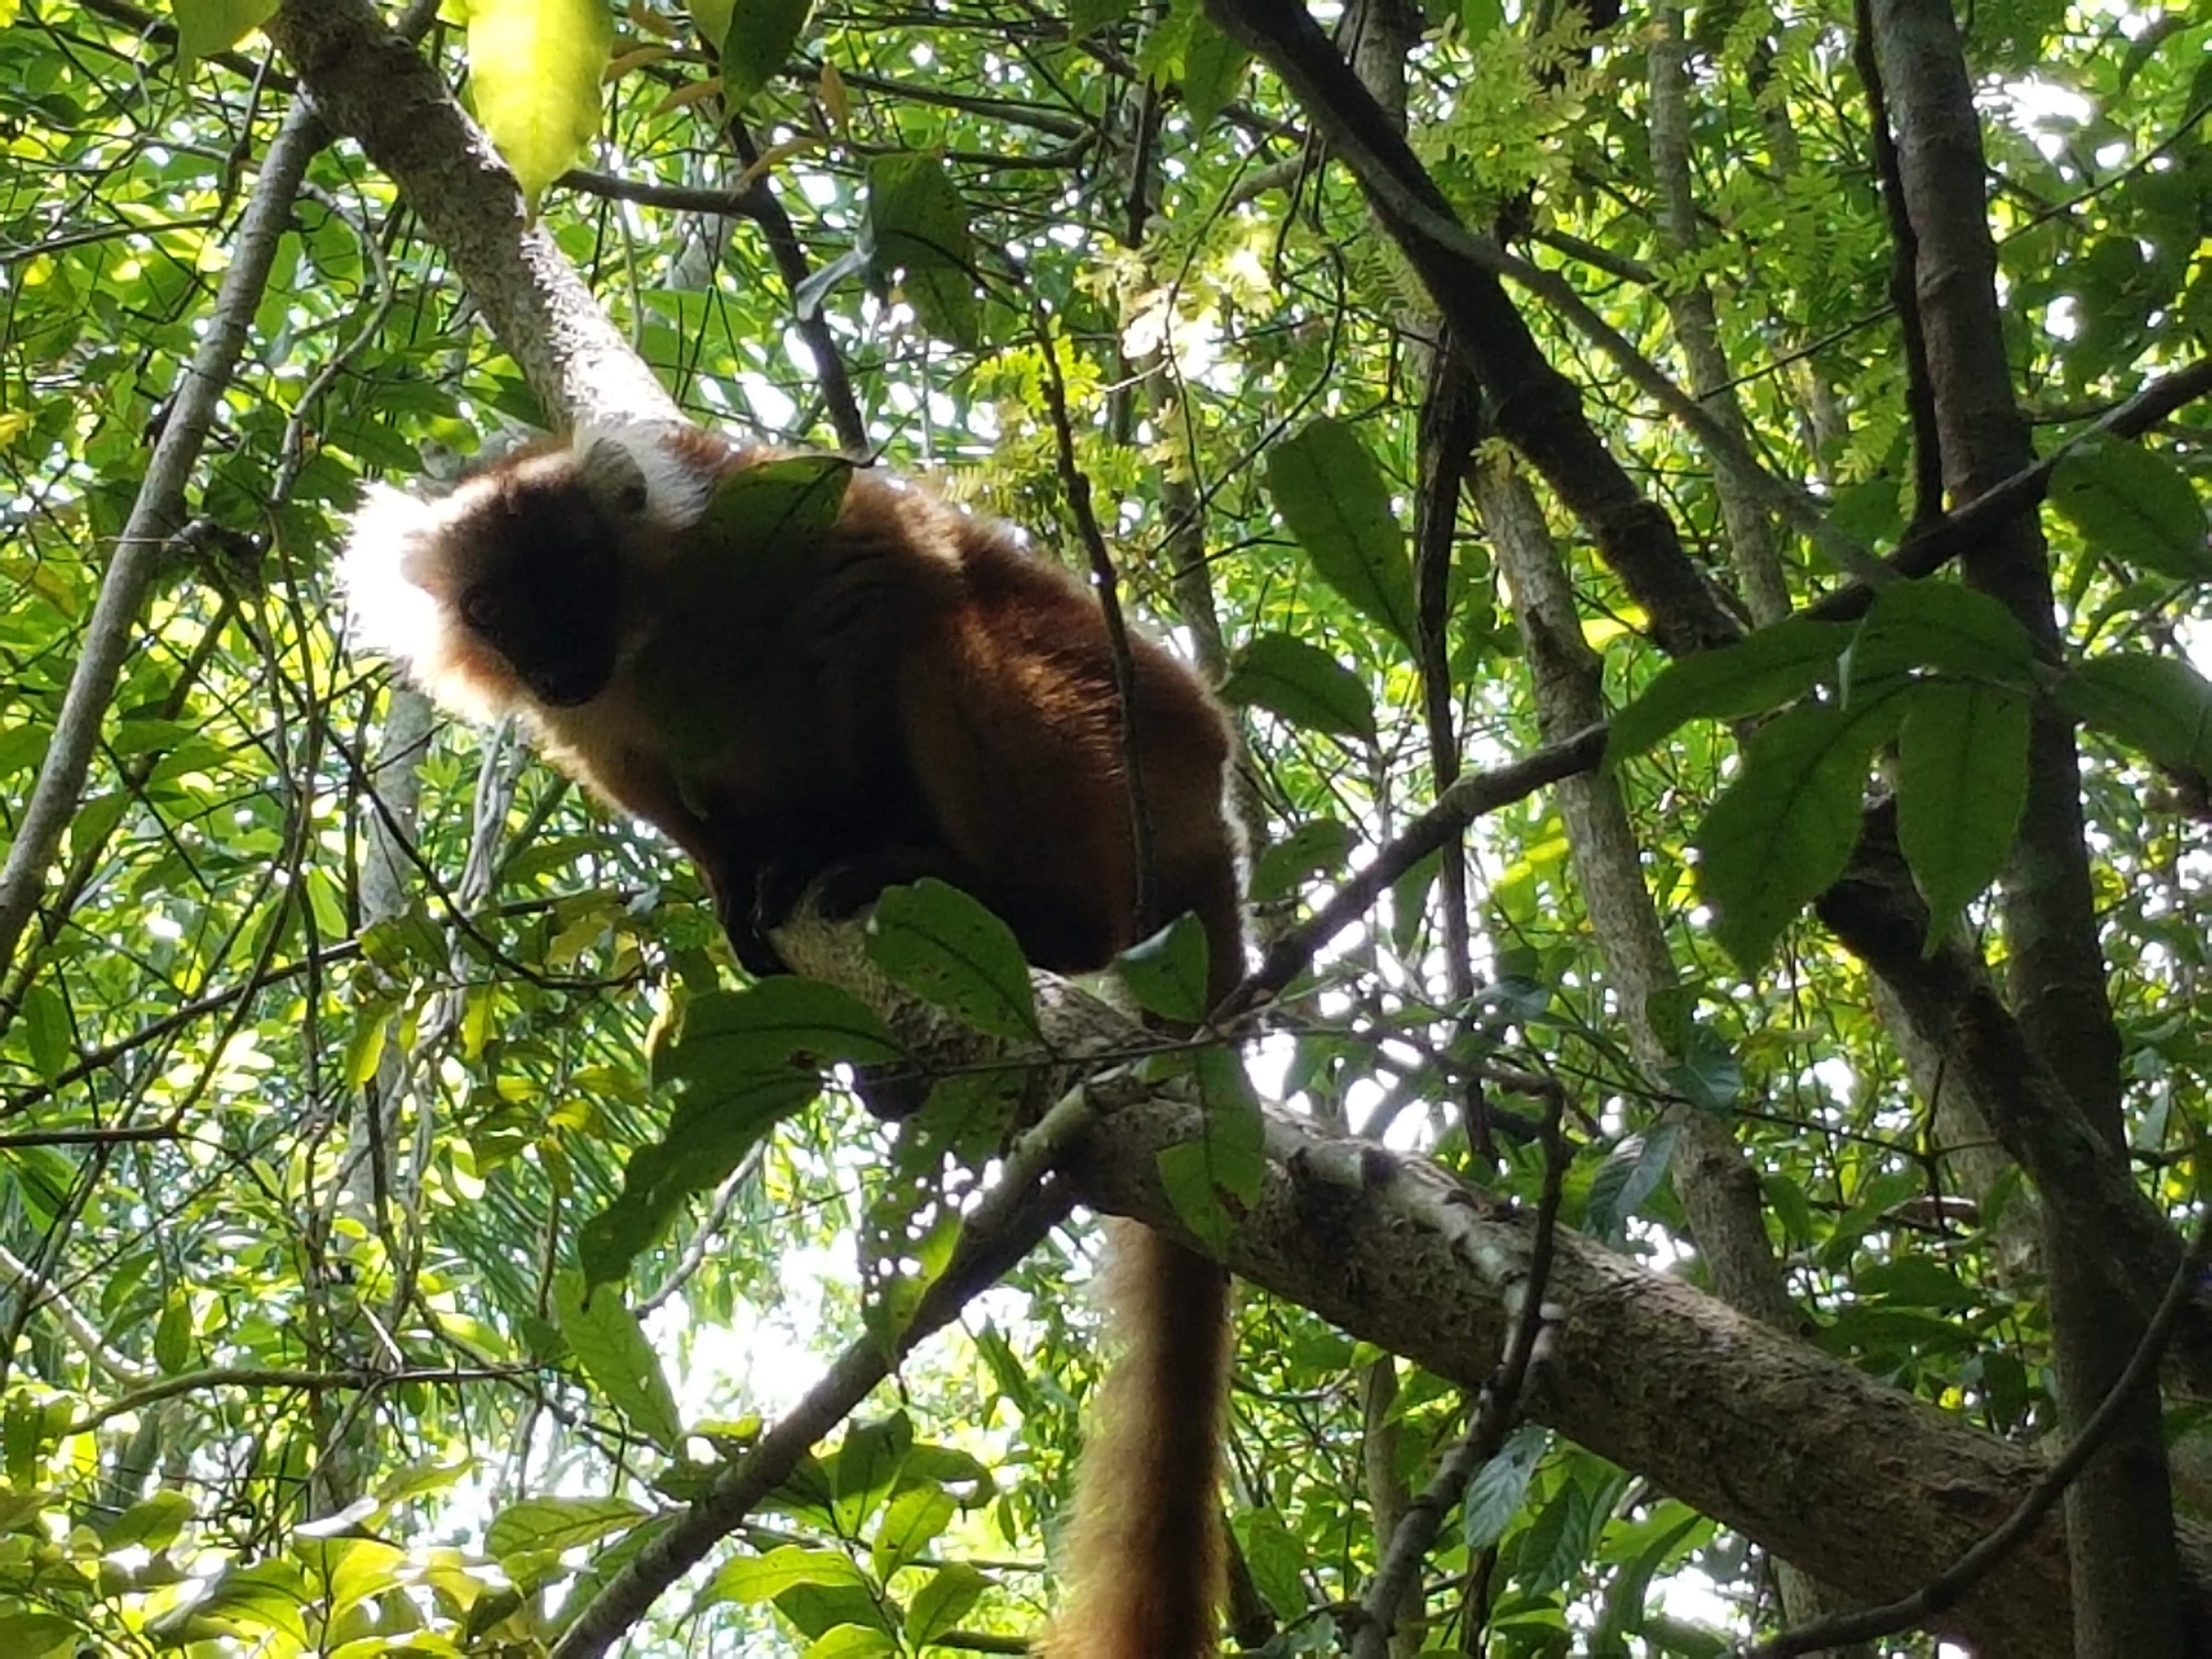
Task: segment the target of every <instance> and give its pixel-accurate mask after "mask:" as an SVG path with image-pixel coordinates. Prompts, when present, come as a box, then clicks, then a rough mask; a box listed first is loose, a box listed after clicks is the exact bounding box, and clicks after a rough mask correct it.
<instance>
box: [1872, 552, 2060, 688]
mask: <svg viewBox="0 0 2212 1659" xmlns="http://www.w3.org/2000/svg"><path fill="white" fill-rule="evenodd" d="M2034 661H2035V647H2034V646H2033V644H2032V643H2030V641H2029V640H2028V637H2027V630H2026V629H2023V628H2021V625H2020V624H2019V623H2017V622H2015V620H2014V619H2013V616H2012V613H2011V612H2010V611H2007V610H2006V609H2005V608H2004V606H2003V605H2000V604H1999V603H1998V602H1997V601H1996V600H1995V599H1991V598H1990V596H1989V595H1988V594H1986V593H1980V592H1975V590H1974V589H1972V588H1971V587H1967V586H1964V585H1962V584H1960V583H1959V582H1954V581H1946V580H1943V579H1942V577H1940V576H1929V577H1927V578H1924V579H1923V580H1919V581H1910V582H1892V583H1891V584H1890V585H1889V586H1887V587H1885V588H1883V589H1882V590H1881V592H1880V593H1878V594H1876V595H1875V601H1874V603H1873V605H1870V606H1869V607H1868V609H1867V614H1866V617H1865V618H1864V619H1863V621H1862V622H1861V623H1859V629H1858V634H1857V637H1856V638H1854V639H1853V640H1852V641H1851V647H1850V651H1849V652H1848V653H1846V654H1845V656H1844V688H1845V696H1846V699H1847V700H1849V699H1853V698H1857V696H1860V695H1861V694H1862V693H1863V692H1864V691H1866V690H1869V689H1872V688H1874V687H1876V686H1878V685H1880V684H1881V682H1882V681H1884V680H1886V679H1888V678H1891V677H1893V676H1894V675H1898V674H1902V673H1905V672H1908V671H1911V670H1913V669H1934V670H1936V671H1939V672H1942V673H1945V674H1960V675H1966V676H1969V677H1971V678H1976V679H1984V680H1990V681H1994V682H1995V683H1996V684H1999V685H2010V686H2018V687H2022V688H2025V687H2026V686H2027V685H2028V684H2030V683H2031V671H2032V669H2033V665H2034Z"/></svg>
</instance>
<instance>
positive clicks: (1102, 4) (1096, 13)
mask: <svg viewBox="0 0 2212 1659" xmlns="http://www.w3.org/2000/svg"><path fill="white" fill-rule="evenodd" d="M1135 9H1136V0H1067V38H1068V40H1070V41H1071V42H1073V41H1077V40H1082V39H1083V38H1084V37H1085V35H1087V34H1091V33H1096V32H1097V30H1099V29H1103V28H1104V27H1106V26H1107V25H1108V24H1109V23H1118V22H1120V21H1121V20H1122V19H1123V18H1124V17H1127V15H1129V14H1130V13H1131V12H1132V11H1133V10H1135Z"/></svg>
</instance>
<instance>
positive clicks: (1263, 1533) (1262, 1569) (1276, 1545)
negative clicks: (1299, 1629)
mask: <svg viewBox="0 0 2212 1659" xmlns="http://www.w3.org/2000/svg"><path fill="white" fill-rule="evenodd" d="M1236 1524H1237V1541H1238V1542H1239V1543H1240V1544H1242V1545H1243V1549H1244V1559H1245V1562H1246V1564H1247V1565H1249V1567H1250V1568H1251V1569H1252V1582H1253V1583H1254V1584H1255V1585H1256V1586H1257V1587H1258V1589H1259V1591H1260V1595H1261V1600H1263V1601H1266V1602H1267V1606H1268V1607H1270V1608H1271V1609H1272V1610H1273V1612H1274V1613H1275V1615H1276V1616H1277V1617H1278V1618H1281V1619H1286V1620H1287V1619H1292V1618H1295V1617H1296V1616H1297V1615H1298V1614H1299V1613H1304V1611H1305V1610H1306V1607H1307V1597H1306V1581H1305V1570H1306V1550H1305V1546H1304V1544H1302V1543H1300V1542H1299V1541H1298V1537H1297V1534H1296V1533H1294V1532H1292V1531H1291V1529H1290V1528H1289V1526H1288V1525H1286V1524H1285V1522H1284V1520H1283V1517H1282V1516H1280V1515H1279V1514H1278V1513H1277V1512H1276V1511H1275V1510H1273V1509H1272V1508H1267V1507H1264V1506H1263V1507H1261V1508H1258V1509H1252V1510H1243V1512H1241V1513H1240V1514H1238V1516H1237V1522H1236Z"/></svg>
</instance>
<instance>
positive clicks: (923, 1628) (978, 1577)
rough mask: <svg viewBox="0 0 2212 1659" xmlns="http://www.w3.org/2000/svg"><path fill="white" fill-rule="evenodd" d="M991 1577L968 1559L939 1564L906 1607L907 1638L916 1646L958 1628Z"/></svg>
mask: <svg viewBox="0 0 2212 1659" xmlns="http://www.w3.org/2000/svg"><path fill="white" fill-rule="evenodd" d="M990 1583H991V1581H990V1580H989V1579H988V1578H987V1577H984V1576H983V1574H982V1573H981V1572H980V1571H977V1570H976V1569H975V1568H974V1567H971V1566H969V1565H968V1564H967V1563H966V1562H965V1561H954V1562H951V1563H950V1564H948V1565H945V1566H942V1567H939V1569H938V1570H937V1571H935V1572H933V1573H932V1574H931V1575H930V1576H929V1580H928V1582H927V1583H925V1584H923V1585H922V1587H921V1589H918V1590H916V1591H915V1593H914V1601H913V1602H912V1603H911V1604H910V1605H909V1606H908V1608H907V1611H906V1639H907V1641H908V1644H911V1645H912V1646H914V1647H916V1648H921V1647H926V1646H927V1645H928V1644H930V1643H932V1642H934V1641H935V1640H937V1638H939V1637H940V1636H943V1635H944V1634H945V1632H948V1631H951V1630H954V1629H957V1627H958V1626H959V1623H960V1621H961V1620H962V1619H963V1618H965V1617H966V1616H967V1613H968V1610H969V1608H970V1607H974V1606H975V1603H976V1602H978V1601H981V1600H982V1599H983V1592H984V1591H985V1590H986V1589H988V1588H989V1587H990Z"/></svg>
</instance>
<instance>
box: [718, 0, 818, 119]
mask: <svg viewBox="0 0 2212 1659" xmlns="http://www.w3.org/2000/svg"><path fill="white" fill-rule="evenodd" d="M811 4H812V0H732V4H731V6H730V23H729V28H728V31H727V32H726V33H725V34H724V35H723V37H722V42H721V45H722V106H723V108H724V109H726V111H727V112H729V113H731V114H732V115H735V114H737V113H738V112H740V111H742V110H743V109H744V106H746V105H747V104H748V103H750V102H751V101H752V98H753V94H756V93H757V92H759V91H760V89H761V88H763V87H765V86H766V85H768V83H769V82H770V81H771V80H773V79H774V78H775V76H779V75H781V74H782V73H783V66H784V65H785V64H788V63H789V62H790V61H791V53H792V49H793V47H795V46H798V44H799V33H800V31H801V30H803V29H804V28H805V27H806V14H807V12H808V11H809V10H810V9H811Z"/></svg>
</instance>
